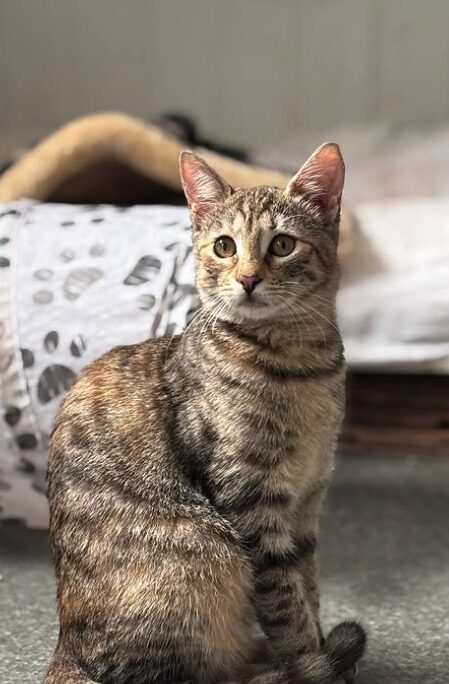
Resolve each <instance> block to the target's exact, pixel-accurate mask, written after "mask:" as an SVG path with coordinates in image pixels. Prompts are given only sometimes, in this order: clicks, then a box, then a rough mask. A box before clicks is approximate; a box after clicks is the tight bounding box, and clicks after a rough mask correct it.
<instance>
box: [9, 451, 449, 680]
mask: <svg viewBox="0 0 449 684" xmlns="http://www.w3.org/2000/svg"><path fill="white" fill-rule="evenodd" d="M448 527H449V459H446V460H443V459H439V460H437V459H430V458H429V459H428V460H426V459H424V458H422V459H420V460H414V459H412V458H409V459H404V458H401V459H399V458H397V457H396V458H394V459H393V458H392V459H380V458H371V457H370V458H360V457H358V458H356V457H350V456H346V457H344V458H341V459H340V461H339V465H338V468H337V473H336V478H335V481H334V483H333V486H332V489H331V493H330V497H329V500H328V504H327V508H326V515H325V519H324V524H323V535H322V542H321V558H322V562H321V565H322V590H323V591H322V593H323V618H324V622H325V624H326V625H328V626H330V625H332V624H333V623H335V622H336V621H338V620H341V619H343V618H358V619H360V620H361V621H362V622H363V623H364V624H365V625H366V627H367V629H368V631H369V649H368V653H367V655H366V658H365V659H364V661H363V663H362V665H361V668H360V674H359V677H358V682H359V684H449V531H448ZM0 573H1V576H2V580H1V581H0V682H1V683H2V684H19V683H20V684H37V683H38V682H39V681H41V679H42V676H43V673H44V669H45V665H46V662H47V660H48V658H49V655H50V653H51V651H52V648H53V646H54V644H55V639H56V634H57V623H56V619H55V603H54V594H55V585H54V580H53V575H52V569H51V565H50V560H49V556H48V552H47V540H46V534H45V533H44V532H36V531H34V532H33V531H29V530H24V529H22V528H20V527H18V526H13V525H5V526H3V527H2V528H0ZM61 684H63V683H61Z"/></svg>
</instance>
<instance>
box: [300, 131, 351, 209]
mask: <svg viewBox="0 0 449 684" xmlns="http://www.w3.org/2000/svg"><path fill="white" fill-rule="evenodd" d="M344 180H345V165H344V162H343V157H342V156H341V152H340V148H339V147H338V145H336V144H335V143H325V144H324V145H322V146H321V147H319V148H318V149H317V150H316V152H314V153H313V155H312V156H311V157H310V158H309V159H308V160H307V161H306V163H305V164H304V165H303V166H302V168H301V169H300V171H299V172H298V173H297V174H296V176H294V177H293V178H292V180H291V181H290V183H289V184H288V186H287V193H288V194H290V195H293V194H301V195H305V196H307V197H309V198H310V199H312V200H314V201H315V202H316V203H317V204H319V205H320V206H321V207H322V208H323V209H324V210H325V211H326V213H328V214H329V215H336V213H337V212H338V207H339V205H340V199H341V194H342V192H343V184H344Z"/></svg>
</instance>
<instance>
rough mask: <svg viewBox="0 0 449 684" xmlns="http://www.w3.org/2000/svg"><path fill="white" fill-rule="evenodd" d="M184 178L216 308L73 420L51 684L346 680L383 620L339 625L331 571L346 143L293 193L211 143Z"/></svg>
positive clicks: (125, 371)
mask: <svg viewBox="0 0 449 684" xmlns="http://www.w3.org/2000/svg"><path fill="white" fill-rule="evenodd" d="M181 176H182V181H183V186H184V190H185V194H186V197H187V201H188V204H189V207H190V214H191V220H192V230H193V243H194V251H195V261H196V285H197V288H198V291H199V294H200V297H201V300H202V308H201V312H200V313H199V314H198V315H197V317H196V318H195V319H194V320H193V321H192V322H191V323H190V325H189V326H188V328H187V329H186V330H185V331H184V333H183V334H182V335H179V336H177V337H174V338H172V339H168V338H167V339H157V340H148V341H146V342H143V343H141V344H137V345H134V346H126V347H119V348H116V349H113V350H112V351H111V352H109V353H108V354H106V355H105V356H103V357H102V358H100V359H98V360H97V361H95V362H94V363H93V364H92V365H91V366H89V367H88V368H87V369H86V370H85V371H84V372H83V373H82V374H81V376H80V378H79V380H78V382H77V383H76V384H75V386H74V387H73V388H72V390H71V391H70V393H69V395H68V396H67V398H66V399H65V401H64V404H63V407H62V408H61V410H60V411H59V415H58V417H57V420H56V425H55V428H54V432H53V438H52V447H51V455H50V463H49V471H48V477H49V500H50V511H51V525H50V535H51V546H52V552H53V557H54V563H55V566H56V575H57V580H58V604H59V618H60V635H59V641H58V645H57V648H56V652H55V654H54V657H53V659H52V662H51V664H50V667H49V670H48V673H47V678H46V684H86V683H89V682H101V683H102V684H156V683H157V684H174V683H177V682H195V683H198V684H203V683H204V684H214V683H215V682H217V683H218V682H229V681H236V682H243V681H246V682H250V683H251V684H281V683H285V684H331V683H334V682H337V681H342V680H343V679H344V678H345V677H349V676H350V675H349V672H350V671H351V670H353V667H354V665H355V663H356V661H357V660H358V659H359V658H360V657H361V655H362V652H363V649H364V645H365V634H364V632H363V630H362V628H361V627H360V626H359V625H358V624H356V623H353V622H344V623H341V624H340V625H337V627H335V628H334V629H333V630H332V631H331V632H330V634H329V635H328V636H327V638H324V637H323V634H322V632H321V628H320V622H319V598H318V589H317V581H316V569H315V565H316V561H315V550H316V543H317V533H318V518H319V513H320V507H321V503H322V499H323V496H324V494H325V492H326V488H327V486H328V483H329V479H330V476H331V472H332V469H333V462H334V450H335V445H336V440H337V435H338V431H339V427H340V423H341V420H342V414H343V398H344V378H345V367H344V359H343V347H342V342H341V339H340V335H339V332H338V329H337V324H336V318H335V295H336V291H337V287H338V279H339V273H338V263H337V243H338V224H339V214H340V198H341V193H342V188H343V180H344V164H343V160H342V157H341V154H340V150H339V148H338V146H337V145H335V144H333V143H328V144H325V145H323V146H321V147H320V148H319V149H318V150H317V151H316V152H315V153H314V154H313V155H312V157H311V158H310V159H309V160H308V161H307V162H306V163H305V165H304V166H303V168H302V169H301V170H300V171H299V172H298V174H297V175H296V176H294V177H293V178H292V180H291V181H290V183H289V184H288V186H287V188H286V189H285V190H281V189H278V188H274V187H256V188H252V189H234V188H231V187H230V186H229V185H228V184H227V183H226V182H225V181H224V180H223V179H222V178H220V177H219V176H218V175H217V174H216V173H215V172H214V171H213V170H212V169H211V168H210V167H209V166H208V165H207V164H206V163H205V162H204V161H203V160H202V159H201V158H200V157H199V156H197V155H196V154H193V153H191V152H183V153H182V155H181ZM258 634H259V636H258ZM261 640H262V641H261ZM260 643H262V644H263V658H262V660H261V659H260V657H259V660H258V661H257V662H258V665H257V666H251V663H253V662H254V661H255V660H256V654H255V649H256V645H257V644H260Z"/></svg>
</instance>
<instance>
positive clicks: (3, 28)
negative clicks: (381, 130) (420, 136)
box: [0, 0, 449, 148]
mask: <svg viewBox="0 0 449 684" xmlns="http://www.w3.org/2000/svg"><path fill="white" fill-rule="evenodd" d="M448 32H449V5H448V3H447V2H445V0H429V1H428V2H422V1H420V0H279V1H278V2H276V1H275V0H243V1H241V0H226V2H224V1H223V0H189V1H188V2H182V1H181V0H165V1H162V0H160V1H159V2H158V1H154V0H130V1H129V2H121V1H120V0H95V2H89V1H88V0H72V1H71V2H67V1H64V0H39V2H36V3H34V2H33V3H30V2H29V1H28V0H2V2H0V83H1V108H0V126H1V129H2V133H3V134H5V133H8V134H13V135H16V134H18V135H19V136H20V140H23V138H22V136H24V135H25V136H27V135H30V133H37V134H42V133H43V132H48V131H49V130H52V129H53V128H54V127H56V126H59V125H61V124H63V123H65V122H66V121H68V120H70V119H72V118H74V117H76V116H79V115H81V114H85V113H89V112H92V111H98V110H102V109H115V110H122V111H126V112H128V113H130V114H134V115H136V116H139V117H147V116H152V115H159V114H160V113H161V112H164V111H171V110H175V111H179V110H182V111H183V112H185V113H187V114H189V115H191V116H192V117H193V118H194V119H195V120H196V121H197V122H198V124H199V125H200V127H201V129H202V130H203V131H204V133H205V134H207V135H209V136H214V137H215V138H218V139H222V140H223V141H227V142H232V143H235V144H240V145H243V146H244V147H250V148H255V147H256V148H257V147H261V146H267V145H271V144H274V143H276V142H278V141H280V140H282V139H283V138H284V137H285V136H287V135H289V134H294V133H297V132H298V131H304V130H320V129H324V128H329V127H332V128H334V127H337V126H340V125H342V126H347V125H348V124H366V123H373V122H374V123H375V122H382V123H388V124H391V125H394V126H399V127H403V126H410V125H413V126H415V125H418V126H429V125H434V124H441V123H445V122H446V121H447V117H448V115H449V84H448V77H447V71H448V64H449V44H448Z"/></svg>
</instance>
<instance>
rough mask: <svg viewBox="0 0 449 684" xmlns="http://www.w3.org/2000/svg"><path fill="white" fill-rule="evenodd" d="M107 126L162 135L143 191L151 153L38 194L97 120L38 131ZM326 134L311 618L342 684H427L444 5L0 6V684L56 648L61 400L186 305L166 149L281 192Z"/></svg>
mask: <svg viewBox="0 0 449 684" xmlns="http://www.w3.org/2000/svg"><path fill="white" fill-rule="evenodd" d="M104 111H114V112H122V113H124V114H127V115H130V116H131V117H137V118H138V119H139V120H141V121H143V122H145V126H147V124H148V130H147V132H148V135H149V136H150V137H151V136H153V138H152V140H153V142H154V140H157V141H158V143H157V144H158V145H161V146H162V144H163V141H164V140H169V144H168V146H167V147H163V150H162V147H161V150H162V151H159V153H158V154H159V157H158V158H160V159H162V161H161V168H162V171H161V169H160V168H158V169H156V170H154V169H153V160H152V152H151V153H150V154H149V161H150V162H151V163H149V165H148V168H150V171H149V172H148V173H147V166H146V161H147V160H144V162H142V163H141V162H140V161H139V164H140V166H139V164H136V163H135V159H134V156H133V155H132V154H129V158H126V155H125V162H124V163H123V159H122V160H121V163H122V167H127V172H126V174H125V175H123V174H124V168H122V169H121V171H120V174H121V175H120V174H118V169H116V168H114V169H112V162H111V160H110V159H109V157H108V154H106V155H105V157H104V158H103V157H102V158H101V159H100V160H98V159H95V160H94V161H95V163H92V164H91V166H90V167H89V168H87V167H86V168H84V167H83V168H82V169H81V170H82V171H83V178H82V179H80V178H79V177H78V176H77V177H76V178H75V180H76V183H75V185H76V188H75V190H74V189H73V183H72V186H70V184H69V186H70V187H69V186H68V185H67V182H66V181H67V178H66V175H67V174H66V175H64V178H63V177H62V171H61V182H60V183H59V184H57V185H58V187H55V185H54V184H53V185H52V186H51V191H50V190H48V188H47V185H46V178H45V176H46V171H45V169H46V168H47V165H48V166H50V165H51V164H53V165H54V168H53V169H52V173H53V174H54V172H55V170H56V171H58V169H59V168H60V169H63V168H64V164H65V163H66V161H67V158H68V157H70V158H71V159H72V162H73V156H75V163H74V167H73V168H75V167H76V168H77V169H78V166H77V157H76V155H77V154H78V153H77V150H78V148H81V147H82V146H83V141H84V140H87V142H86V143H85V145H86V148H87V149H88V150H89V149H91V144H90V142H89V140H90V138H88V137H86V138H85V137H84V131H87V132H88V133H89V135H90V132H91V129H92V130H93V129H94V128H95V126H94V124H93V123H92V124H89V125H88V126H87V128H85V129H83V132H82V133H80V137H81V140H80V139H78V140H77V141H76V145H75V144H74V143H73V138H71V137H70V135H71V134H69V133H67V134H66V133H63V135H62V138H59V137H58V138H57V142H54V141H56V138H54V137H53V134H54V132H55V131H56V130H57V129H58V128H59V127H61V126H64V125H65V124H67V123H69V122H71V121H73V120H76V119H77V118H78V117H83V116H86V115H90V114H95V113H97V112H104ZM101 121H102V122H103V123H104V126H105V127H106V124H107V121H106V119H105V120H103V119H102V120H101ZM108 121H109V120H108ZM120 121H121V120H120ZM103 123H101V124H98V126H97V128H98V130H97V131H96V133H95V134H93V139H96V138H95V136H97V137H98V136H100V137H101V135H102V130H103V129H102V126H103ZM122 123H123V126H125V127H126V126H128V124H129V125H130V126H132V125H133V124H132V122H131V120H126V121H123V122H122ZM122 123H121V124H120V125H122ZM89 126H90V128H89ZM153 126H156V127H157V128H156V129H155V128H153ZM139 130H140V129H139ZM155 131H156V137H155V138H154V133H155ZM158 131H162V133H163V136H168V138H167V139H166V138H164V137H162V138H158V137H157V136H158ZM141 135H142V140H144V139H146V138H145V132H144V128H142V130H141ZM48 136H49V138H48V139H49V140H50V145H49V146H48V147H45V154H43V153H42V152H39V150H40V149H41V148H40V147H39V146H38V147H37V148H35V145H37V144H38V143H40V141H42V140H44V141H45V140H46V138H47V137H48ZM64 136H65V137H64ZM118 137H119V136H118ZM118 137H117V139H118ZM327 139H333V140H335V141H336V142H338V143H340V145H341V147H342V151H343V155H344V157H345V160H346V165H347V181H346V186H345V193H344V220H343V226H342V238H343V239H342V247H341V266H342V287H341V292H340V295H339V300H338V315H339V321H340V326H341V329H342V332H343V337H344V341H345V346H346V353H347V359H348V366H349V375H348V405H347V418H346V422H345V425H344V429H343V435H342V439H341V444H340V458H339V462H338V467H337V473H336V479H335V482H334V484H333V487H332V488H331V493H330V499H329V502H328V505H327V508H326V515H325V519H324V529H323V543H322V549H323V550H322V575H323V588H324V596H323V615H324V620H325V624H326V625H329V624H332V623H333V622H335V621H336V620H338V619H341V618H342V617H348V618H349V617H354V616H356V617H359V619H360V620H361V621H362V622H364V623H365V624H366V625H367V626H368V628H369V631H370V644H371V645H370V649H369V652H368V656H367V659H366V662H365V663H364V665H362V669H361V673H360V676H359V681H360V683H361V684H378V683H379V682H382V683H383V684H422V682H426V684H447V648H448V646H449V621H448V615H449V595H448V591H447V586H448V579H449V577H448V568H449V545H448V537H447V530H446V527H447V519H448V516H449V460H448V457H449V265H448V264H449V2H448V1H447V0H427V1H426V2H423V1H422V0H127V1H126V2H124V1H122V0H120V1H119V0H36V1H35V2H32V1H31V0H0V373H1V375H0V390H1V404H2V410H3V420H2V422H1V427H2V430H0V519H1V520H2V521H3V523H0V572H1V573H2V575H3V578H4V580H5V581H4V583H3V585H0V589H1V587H2V586H3V587H5V588H6V589H7V591H6V592H4V596H3V599H2V598H1V594H0V606H1V602H2V601H3V606H1V607H0V612H1V613H2V615H5V616H6V619H5V620H4V621H2V622H3V624H2V626H1V627H0V680H1V681H2V682H5V684H13V683H14V684H15V682H17V681H21V682H22V683H23V684H26V682H30V684H31V682H33V684H34V682H35V681H37V679H39V678H40V677H41V676H42V674H43V672H44V669H45V663H46V662H47V660H48V655H49V653H50V652H51V650H52V647H53V644H54V640H55V638H56V618H55V609H54V591H55V588H54V582H53V578H52V571H51V564H50V560H49V556H48V552H47V537H46V531H45V526H46V524H47V506H46V500H45V496H44V494H45V468H46V459H47V446H48V435H49V433H50V430H51V424H52V421H53V417H54V413H55V411H56V408H57V406H58V405H59V403H60V401H61V399H62V397H63V395H64V393H65V392H66V391H67V390H68V389H69V387H70V386H71V384H72V383H73V382H74V380H75V379H76V375H77V373H78V372H79V370H80V369H81V368H82V367H83V366H84V365H85V364H86V363H87V362H89V361H90V360H91V359H93V358H94V357H95V356H98V355H99V354H100V353H102V352H103V351H105V350H106V349H109V348H110V347H111V346H113V345H114V344H118V343H131V342H133V341H134V340H137V339H142V338H143V337H145V336H148V334H152V335H159V334H172V333H173V332H176V331H177V330H180V329H182V327H183V326H184V324H185V322H186V320H188V318H189V316H190V315H191V314H192V311H193V310H194V308H195V293H194V290H193V287H192V268H191V267H192V263H191V252H190V237H189V232H188V231H189V227H188V217H187V213H186V211H185V209H182V208H180V207H179V206H177V205H179V204H180V203H181V204H182V203H183V197H182V195H181V194H180V187H179V179H178V176H177V166H176V159H177V154H178V152H179V148H180V147H185V146H188V147H195V146H200V147H202V148H204V149H205V150H208V151H209V152H218V153H220V154H221V155H222V156H221V157H220V164H223V167H220V168H223V173H224V175H226V173H225V171H224V170H225V169H227V170H229V173H233V174H234V173H235V174H237V175H238V174H240V173H243V174H245V173H248V174H250V175H249V176H245V177H247V178H251V177H253V176H252V175H251V174H256V175H257V173H258V172H256V170H255V169H254V167H255V166H258V167H261V168H264V169H266V170H267V171H266V173H271V174H278V175H277V176H276V178H281V179H285V178H287V177H288V174H291V173H294V172H295V171H296V170H297V169H298V167H299V166H300V165H301V164H302V163H303V161H304V160H305V159H306V158H307V157H308V156H309V154H310V153H311V152H312V151H313V150H314V148H315V147H316V146H317V145H318V144H320V143H321V142H322V141H323V140H327ZM52 141H53V142H52ZM114 141H115V139H114V137H113V138H112V139H111V140H110V141H109V143H108V145H110V146H111V149H112V147H113V146H114ZM161 141H162V142H161ZM170 141H171V142H170ZM152 144H153V143H152ZM164 144H165V143H164ZM137 147H139V146H137ZM75 148H76V149H75ZM92 148H93V145H92ZM35 149H36V150H37V151H35ZM74 149H75V153H74ZM108 149H109V148H108ZM145 149H146V148H145V145H142V150H143V151H142V156H145ZM151 149H153V148H151ZM158 149H159V147H158ZM164 155H165V156H164ZM110 156H111V157H112V154H111V155H110ZM235 160H239V161H240V162H243V163H244V166H241V165H237V166H233V165H232V164H231V161H232V163H234V162H235ZM99 161H100V162H101V164H103V166H101V165H98V163H97V162H99ZM104 162H108V164H109V166H110V167H111V168H109V170H108V171H107V173H105V168H104ZM217 163H218V162H217ZM81 166H82V165H81ZM100 166H101V168H100ZM44 167H45V169H44ZM78 170H79V169H78ZM2 172H3V173H2ZM153 172H154V175H153ZM71 173H72V172H71ZM117 174H118V175H117ZM279 174H286V175H285V176H283V175H282V176H280V175H279ZM68 175H69V176H70V178H69V179H68V180H69V181H70V180H71V174H68ZM99 176H101V178H102V184H101V191H98V192H97V190H95V191H93V190H92V188H96V187H97V186H96V183H97V181H98V178H99ZM18 177H20V179H19V180H20V182H19V183H18V184H17V183H16V179H17V178H18ZM38 177H39V178H40V180H39V183H40V184H39V183H38V182H37V181H35V179H36V178H38ZM74 177H75V176H74ZM254 177H256V176H254ZM42 178H44V181H42ZM257 178H259V175H257ZM266 178H267V179H268V178H275V176H266ZM72 180H73V178H72ZM13 181H14V182H13ZM273 182H274V181H273ZM125 186H126V187H127V189H128V190H130V189H131V190H132V191H131V192H130V193H129V196H128V200H126V199H124V195H123V193H122V191H123V189H124V187H125ZM149 186H151V192H148V193H147V188H149ZM11 188H12V189H11ZM21 188H26V190H21ZM2 193H3V194H2ZM1 198H3V204H2V203H1ZM175 205H176V206H175ZM114 259H115V260H114ZM122 286H124V287H122ZM111 288H112V289H111ZM114 288H116V289H114ZM125 291H126V292H125ZM111 293H112V295H111ZM106 295H107V296H108V299H109V300H112V301H113V302H114V307H115V308H114V310H112V308H111V307H110V308H109V309H108V308H107V306H108V304H106V300H105V297H106ZM102 298H103V299H102ZM170 298H172V302H171V300H170ZM167 302H168V303H167ZM170 302H171V303H170ZM109 306H110V305H109ZM100 310H101V312H102V313H101V316H102V317H101V321H102V324H101V330H99V329H98V327H97V326H96V323H95V321H96V318H95V316H96V315H97V313H98V311H100ZM0 579H1V576H0ZM2 630H3V633H2ZM24 645H26V648H24ZM2 649H4V652H3V653H2ZM24 653H25V655H24ZM18 654H20V655H18Z"/></svg>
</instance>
